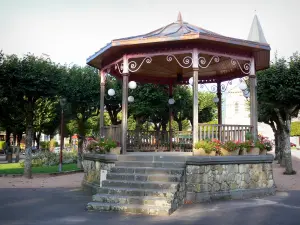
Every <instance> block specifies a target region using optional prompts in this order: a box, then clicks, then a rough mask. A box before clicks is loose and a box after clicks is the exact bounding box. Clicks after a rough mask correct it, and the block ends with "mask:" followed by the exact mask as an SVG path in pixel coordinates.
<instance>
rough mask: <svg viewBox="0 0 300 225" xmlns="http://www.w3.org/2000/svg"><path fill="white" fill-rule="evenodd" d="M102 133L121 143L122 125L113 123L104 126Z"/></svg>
mask: <svg viewBox="0 0 300 225" xmlns="http://www.w3.org/2000/svg"><path fill="white" fill-rule="evenodd" d="M102 135H103V136H104V137H105V138H110V139H112V140H114V141H117V142H119V143H121V125H111V126H105V127H103V132H102Z"/></svg>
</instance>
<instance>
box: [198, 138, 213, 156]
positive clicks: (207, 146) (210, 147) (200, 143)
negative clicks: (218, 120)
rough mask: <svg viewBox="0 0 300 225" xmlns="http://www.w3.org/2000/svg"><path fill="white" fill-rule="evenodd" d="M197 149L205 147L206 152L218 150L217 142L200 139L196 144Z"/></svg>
mask: <svg viewBox="0 0 300 225" xmlns="http://www.w3.org/2000/svg"><path fill="white" fill-rule="evenodd" d="M194 148H195V149H200V148H202V149H204V151H205V153H206V154H210V153H211V152H212V151H216V144H215V143H214V142H211V141H207V140H202V141H198V142H197V143H196V144H195V145H194Z"/></svg>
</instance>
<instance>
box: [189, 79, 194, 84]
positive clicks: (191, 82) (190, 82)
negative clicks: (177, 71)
mask: <svg viewBox="0 0 300 225" xmlns="http://www.w3.org/2000/svg"><path fill="white" fill-rule="evenodd" d="M193 83H194V78H193V77H191V78H190V79H189V84H190V85H193Z"/></svg>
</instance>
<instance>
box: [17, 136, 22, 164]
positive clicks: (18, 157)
mask: <svg viewBox="0 0 300 225" xmlns="http://www.w3.org/2000/svg"><path fill="white" fill-rule="evenodd" d="M21 140H22V133H18V134H17V143H18V144H17V151H16V163H17V162H19V161H20V146H21Z"/></svg>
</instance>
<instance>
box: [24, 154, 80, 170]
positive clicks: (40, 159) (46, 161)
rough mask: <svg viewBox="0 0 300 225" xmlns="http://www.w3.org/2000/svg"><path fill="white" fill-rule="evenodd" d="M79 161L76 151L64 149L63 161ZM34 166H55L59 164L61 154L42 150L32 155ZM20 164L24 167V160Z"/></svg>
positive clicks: (67, 162)
mask: <svg viewBox="0 0 300 225" xmlns="http://www.w3.org/2000/svg"><path fill="white" fill-rule="evenodd" d="M76 161H77V153H76V152H66V151H63V163H64V164H70V163H75V162H76ZM31 163H32V167H38V166H53V165H58V164H59V154H56V153H54V152H50V151H41V152H38V153H37V154H35V155H33V156H32V161H31ZM20 165H21V166H22V167H24V161H21V162H20Z"/></svg>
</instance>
